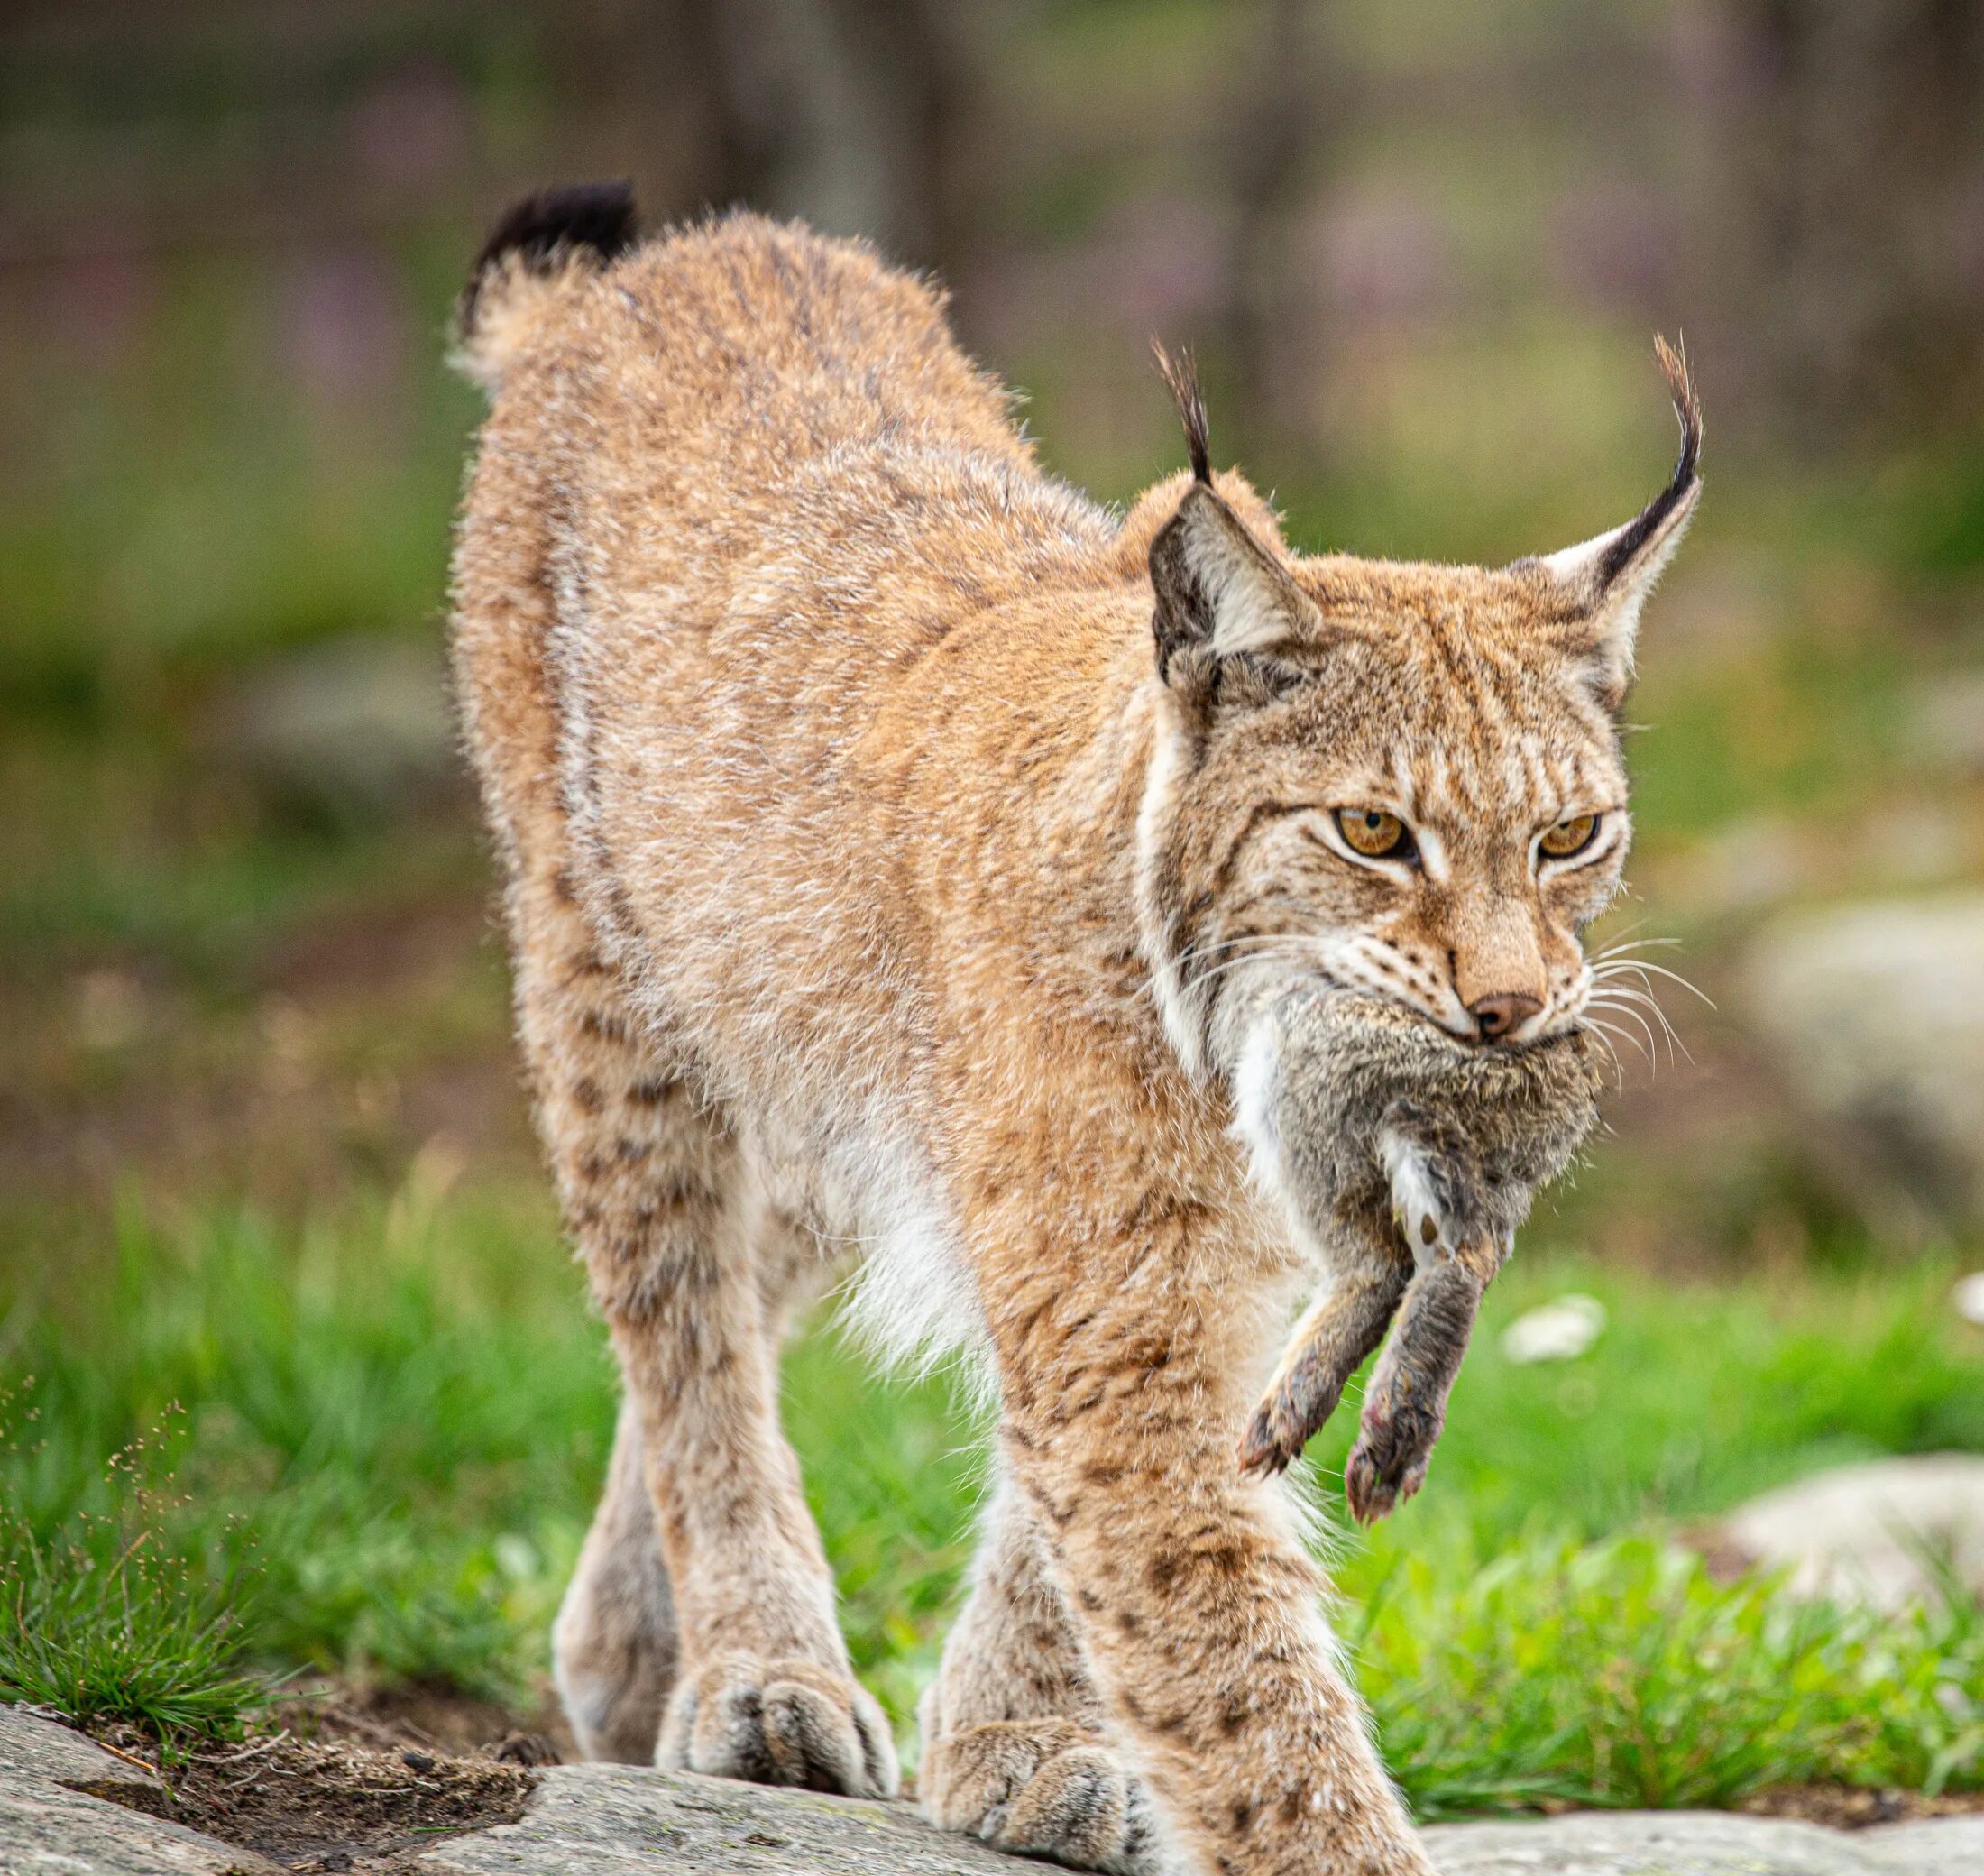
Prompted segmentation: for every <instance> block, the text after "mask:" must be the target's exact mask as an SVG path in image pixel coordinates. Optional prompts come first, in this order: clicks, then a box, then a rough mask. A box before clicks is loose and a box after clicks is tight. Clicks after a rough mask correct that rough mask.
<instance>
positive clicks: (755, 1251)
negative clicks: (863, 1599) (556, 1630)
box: [513, 878, 896, 1797]
mask: <svg viewBox="0 0 1984 1876" xmlns="http://www.w3.org/2000/svg"><path fill="white" fill-rule="evenodd" d="M531 883H532V882H528V881H527V883H526V889H525V890H524V891H523V892H521V893H519V894H518V895H517V897H516V899H515V900H513V915H514V916H516V917H518V919H519V924H522V925H524V927H525V930H524V932H523V933H522V936H521V940H520V942H519V944H518V947H517V951H518V957H519V985H518V989H519V1006H520V1017H521V1024H520V1026H521V1028H522V1030H523V1034H524V1037H525V1042H526V1044H527V1048H528V1053H529V1057H530V1062H531V1066H532V1070H533V1077H534V1080H535V1081H536V1084H537V1109H538V1119H539V1124H540V1127H542V1129H543V1131H544V1135H545V1138H546V1142H547V1145H548V1146H549V1148H550V1151H551V1156H552V1160H553V1163H554V1167H555V1169H556V1173H557V1178H558V1186H559V1191H560V1194H561V1197H562V1199H563V1201H564V1206H565V1217H566V1220H567V1223H568V1225H569V1228H570V1229H571V1231H572V1233H573V1236H574V1237H575V1239H576V1240H577V1242H578V1245H579V1248H580V1250H581V1252H582V1254H583V1257H584V1260H585V1264H586V1269H587V1273H588V1275H589V1277H590V1278H591V1282H592V1292H593V1296H594V1298H595V1300H596V1301H597V1302H598V1304H599V1307H600V1310H601V1312H602V1314H603V1315H604V1316H605V1318H606V1321H607V1326H608V1328H609V1329H610V1330H611V1335H612V1340H613V1347H614V1352H615V1354H616V1355H617V1356H619V1358H620V1367H621V1371H622V1373H623V1375H625V1378H626V1390H627V1402H628V1411H629V1414H630V1415H631V1417H632V1425H631V1428H630V1430H629V1442H628V1448H627V1449H628V1453H629V1457H628V1458H625V1460H624V1461H623V1462H622V1461H620V1460H618V1459H617V1461H616V1477H617V1480H618V1484H617V1485H616V1486H615V1487H610V1490H609V1494H608V1498H609V1503H608V1505H607V1506H606V1507H604V1508H602V1523H601V1526H600V1527H598V1528H597V1529H596V1533H595V1534H596V1536H597V1537H598V1539H599V1541H598V1543H597V1544H596V1545H594V1544H592V1542H591V1541H590V1540H589V1550H590V1551H591V1553H592V1554H591V1557H590V1559H589V1563H590V1565H591V1568H588V1569H586V1570H582V1572H581V1584H580V1585H579V1586H576V1587H575V1589H574V1595H575V1596H577V1597H578V1600H577V1601H576V1602H575V1603H574V1605H573V1608H572V1610H571V1613H570V1617H569V1620H562V1621H561V1623H560V1632H561V1636H563V1637H565V1638H567V1639H568V1641H569V1642H570V1644H571V1652H570V1654H569V1655H568V1657H567V1660H568V1661H569V1663H570V1665H569V1667H568V1668H566V1669H564V1670H563V1678H565V1681H566V1682H567V1684H568V1685H569V1686H572V1687H574V1688H577V1687H582V1686H583V1687H589V1688H590V1689H591V1690H592V1693H593V1695H594V1696H595V1705H596V1706H597V1708H598V1711H597V1712H595V1713H588V1712H587V1711H586V1710H585V1707H584V1705H583V1701H581V1702H580V1703H578V1704H577V1705H576V1706H575V1708H574V1725H581V1724H584V1725H589V1726H590V1727H591V1730H592V1734H593V1736H594V1738H595V1739H596V1740H597V1741H598V1742H599V1743H600V1744H601V1746H602V1749H603V1748H605V1747H606V1745H607V1743H608V1742H609V1741H611V1742H612V1749H613V1750H615V1751H631V1750H632V1749H633V1740H634V1736H635V1733H637V1731H638V1729H639V1728H640V1727H641V1726H643V1725H645V1724H646V1721H647V1719H648V1715H649V1713H650V1712H651V1710H652V1706H653V1700H654V1696H655V1694H656V1693H657V1691H658V1690H660V1689H661V1687H663V1685H664V1683H665V1682H666V1699H665V1701H664V1702H663V1705H662V1710H661V1713H660V1715H659V1731H658V1735H657V1738H658V1743H657V1741H656V1740H650V1742H649V1746H648V1751H649V1752H650V1753H652V1754H653V1755H654V1756H655V1757H657V1759H658V1760H659V1761H660V1762H661V1763H663V1764H665V1765H670V1766H676V1767H685V1768H687V1769H689V1770H695V1771H701V1772H708V1773H712V1774H716V1775H719V1776H723V1777H730V1778H739V1779H753V1780H756V1781H758V1782H760V1783H766V1784H785V1785H801V1786H807V1787H811V1788H813V1789H821V1790H831V1791H844V1792H848V1793H850V1794H853V1795H857V1796H863V1797H880V1796H885V1795H886V1794H887V1793H889V1792H891V1791H892V1790H893V1789H895V1784H896V1759H895V1748H894V1743H893V1742H892V1740H891V1738H890V1735H889V1730H888V1725H887V1723H886V1718H885V1716H884V1715H883V1714H882V1711H881V1709H880V1707H879V1706H877V1704H876V1703H875V1701H874V1700H873V1699H872V1698H871V1697H869V1696H868V1694H867V1693H866V1692H865V1691H863V1690H862V1689H861V1688H860V1687H858V1686H857V1685H856V1683H855V1681H854V1678H853V1675H852V1672H851V1670H850V1665H849V1661H848V1655H847V1649H846V1645H845V1644H844V1642H842V1641H841V1638H840V1630H839V1627H838V1625H837V1623H836V1621H835V1614H834V1586H833V1579H832V1577H831V1573H830V1572H829V1569H828V1567H827V1561H826V1557H825V1554H824V1552H823V1551H822V1548H821V1544H820V1538H819V1534H818V1532H817V1531H816V1530H815V1529H814V1526H813V1519H812V1515H811V1513H809V1512H808V1510H807V1508H806V1504H805V1500H804V1495H803V1494H802V1492H801V1489H800V1482H799V1468H798V1464H797V1462H796V1460H795V1458H794V1456H793V1453H792V1450H791V1448H790V1447H788V1446H787V1444H786V1442H785V1437H784V1434H783V1432H782V1430H780V1427H779V1423H778V1409H777V1399H778V1375H777V1346H776V1345H777V1331H778V1328H779V1321H780V1317H781V1315H782V1310H781V1309H780V1307H779V1298H778V1297H777V1296H776V1295H775V1294H772V1293H769V1292H773V1291H776V1289H777V1287H778V1283H777V1282H776V1276H777V1273H778V1271H779V1270H780V1269H781V1268H783V1267H785V1265H786V1264H789V1262H790V1259H789V1257H788V1255H787V1252H788V1241H789V1234H790V1231H791V1227H790V1225H789V1222H788V1221H787V1220H786V1219H785V1218H784V1217H783V1215H782V1214H780V1213H779V1212H778V1211H777V1210H776V1208H775V1207H774V1206H773V1205H772V1204H771V1203H770V1201H769V1200H768V1199H767V1197H766V1195H765V1193H764V1191H763V1190H762V1187H761V1184H760V1182H759V1181H758V1177H757V1175H756V1173H755V1171H754V1168H753V1166H752V1164H751V1163H750V1161H749V1155H748V1154H746V1153H745V1152H744V1150H743V1148H742V1146H741V1145H740V1144H739V1140H738V1137H737V1135H736V1132H735V1130H734V1128H733V1127H732V1126H731V1124H730V1119H729V1117H728V1116H727V1115H726V1114H725V1113H724V1111H723V1110H722V1109H721V1107H720V1106H719V1105H718V1104H716V1103H715V1102H714V1101H713V1100H712V1099H711V1098H710V1096H709V1093H708V1090H707V1088H706V1085H705V1083H704V1081H703V1078H702V1076H701V1074H700V1072H699V1071H698V1067H697V1064H696V1063H695V1062H694V1061H693V1058H692V1057H691V1056H690V1055H689V1054H688V1053H686V1052H685V1051H684V1050H683V1049H681V1048H680V1047H679V1046H677V1045H675V1044H674V1043H673V1042H672V1041H671V1039H670V1038H669V1037H668V1036H667V1035H666V1034H664V1033H660V1032H657V1030H656V1029H655V1028H653V1027H652V1026H650V1025H648V1024H647V1023H645V1022H644V1020H643V1019H642V1018H641V1017H640V1016H639V1015H638V1013H637V1012H636V1011H635V1010H634V1008H633V1007H632V1006H631V1004H630V1003H629V1000H628V999H627V998H625V997H624V996H623V995H622V993H621V991H620V986H619V983H618V980H617V978H616V976H615V973H614V971H613V969H612V967H611V964H610V963H609V962H608V961H606V960H605V959H603V958H602V955H601V953H600V952H599V951H598V949H597V948H596V946H595V945H594V943H592V939H591V935H590V933H589V930H588V928H587V926H586V924H585V923H584V921H583V916H582V915H581V914H580V911H579V908H578V907H577V906H575V905H574V904H573V903H572V900H571V895H570V894H569V892H567V891H565V890H563V889H562V888H561V886H560V882H559V881H557V880H556V878H553V879H552V880H550V881H548V882H546V889H545V891H543V892H542V893H533V892H531V891H530V890H529V885H530V884H531ZM534 917H536V918H537V920H538V921H539V922H538V923H537V924H536V927H535V929H532V928H531V927H532V921H533V918H534ZM636 1434H638V1442H636V1441H635V1440H634V1439H633V1436H634V1435H636ZM634 1455H638V1462H637V1459H636V1458H635V1457H633V1456H634ZM636 1463H638V1466H639V1467H640V1469H641V1471H642V1473H643V1474H644V1476H645V1485H646V1487H647V1492H648V1500H649V1504H650V1506H651V1525H650V1527H649V1528H650V1530H651V1534H652V1539H653V1540H654V1542H655V1543H656V1545H657V1546H658V1552H659V1558H660V1566H661V1572H662V1573H663V1574H662V1577H661V1578H660V1580H665V1581H666V1591H667V1597H668V1601H669V1604H670V1606H671V1608H672V1613H673V1630H674V1635H675V1657H674V1660H673V1661H672V1662H666V1664H665V1652H666V1651H665V1650H664V1649H663V1647H662V1646H661V1644H660V1640H659V1635H660V1626H659V1622H658V1614H657V1612H658V1608H659V1605H660V1597H659V1596H658V1594H657V1573H656V1572H654V1571H651V1570H648V1569H646V1568H643V1567H640V1566H637V1565H635V1564H634V1563H633V1562H631V1561H630V1553H632V1552H633V1551H634V1550H637V1549H638V1548H639V1547H643V1546H645V1544H646V1543H647V1541H648V1536H647V1534H645V1533H644V1532H643V1531H642V1529H641V1521H640V1518H639V1514H638V1508H637V1505H636V1503H635V1501H634V1496H633V1493H632V1489H631V1479H630V1477H629V1472H630V1470H631V1468H632V1467H633V1466H634V1465H635V1464H636ZM623 1466H624V1467H625V1469H624V1470H623V1469H622V1467H623ZM629 1584H636V1585H639V1586H642V1587H641V1588H640V1589H639V1590H638V1592H629V1593H631V1594H634V1596H635V1600H636V1602H637V1603H638V1599H639V1596H647V1598H648V1601H647V1604H646V1608H647V1615H646V1617H644V1618H643V1620H644V1621H645V1623H646V1626H645V1627H643V1626H642V1625H641V1624H640V1623H631V1624H630V1623H628V1622H626V1621H624V1620H621V1621H617V1622H616V1621H615V1620H611V1619H609V1605H611V1604H612V1603H613V1602H614V1601H615V1600H616V1598H617V1597H620V1595H621V1592H626V1591H628V1586H629ZM622 1613H624V1612H622ZM592 1643H600V1644H602V1645H597V1646H592V1645H588V1644H592ZM616 1648H617V1649H619V1650H620V1653H619V1654H617V1655H616V1654H615V1653H614V1650H615V1649H616ZM671 1667H672V1669H673V1672H672V1675H671V1673H670V1671H669V1669H670V1668H671Z"/></svg>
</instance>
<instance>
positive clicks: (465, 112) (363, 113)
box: [349, 60, 474, 189]
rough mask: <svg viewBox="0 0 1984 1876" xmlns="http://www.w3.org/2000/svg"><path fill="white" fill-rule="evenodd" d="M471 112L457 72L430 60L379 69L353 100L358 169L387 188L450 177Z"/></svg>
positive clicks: (467, 141) (467, 135)
mask: <svg viewBox="0 0 1984 1876" xmlns="http://www.w3.org/2000/svg"><path fill="white" fill-rule="evenodd" d="M473 120H474V113H473V106H472V100H471V99H470V97H469V93H468V87H467V86H466V84H465V83H464V80H463V78H462V77H461V76H460V74H458V73H456V72H453V71H450V70H449V69H447V67H446V66H445V65H443V64H440V63H439V62H438V61H436V60H414V61H411V62H409V63H408V64H405V65H401V66H397V67H395V68H393V69H391V70H389V71H386V72H383V73H381V75H380V76H379V77H378V78H375V79H373V81H372V83H371V84H370V85H369V86H368V87H366V88H365V90H364V91H363V92H362V93H361V94H360V96H359V97H358V99H357V101H356V102H355V103H354V105H353V106H352V111H351V122H350V126H349V133H350V143H351V153H352V159H353V161H354V163H355V164H356V165H357V167H358V169H359V170H360V172H361V173H362V174H363V175H364V176H365V177H367V178H368V179H370V180H372V181H373V182H376V183H379V184H381V185H383V186H384V187H386V188H388V189H421V188H430V187H434V186H436V185H438V184H444V183H446V182H448V181H449V180H450V179H452V178H454V177H455V176H456V175H457V174H459V172H460V171H461V170H463V168H464V166H465V165H466V163H467V161H468V159H469V156H470V153H471V143H472V141H473V139H472V135H471V132H472V128H473Z"/></svg>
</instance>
